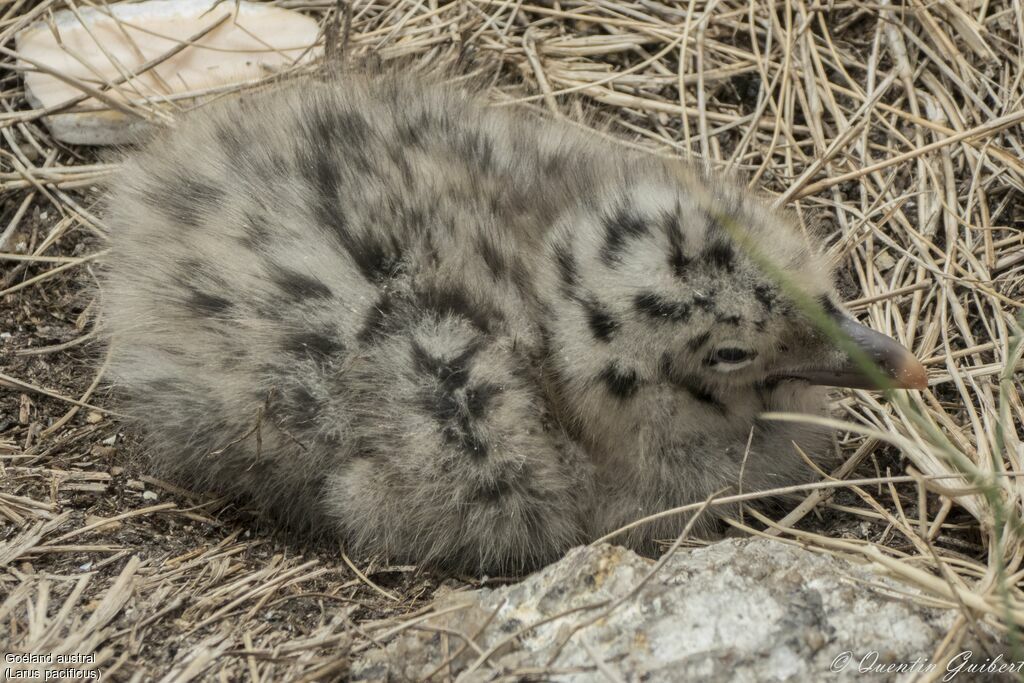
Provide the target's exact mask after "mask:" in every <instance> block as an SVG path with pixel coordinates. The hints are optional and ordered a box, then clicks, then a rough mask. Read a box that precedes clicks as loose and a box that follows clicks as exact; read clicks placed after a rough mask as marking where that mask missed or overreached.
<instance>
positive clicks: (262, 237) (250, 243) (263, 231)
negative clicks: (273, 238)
mask: <svg viewBox="0 0 1024 683" xmlns="http://www.w3.org/2000/svg"><path fill="white" fill-rule="evenodd" d="M242 233H243V234H244V237H243V238H242V243H243V244H245V246H247V247H248V248H250V249H258V248H260V247H262V246H263V245H265V244H267V242H269V241H270V235H271V230H270V223H269V222H268V221H267V219H266V218H264V217H263V216H260V215H257V214H254V213H249V212H246V214H245V217H244V218H243V219H242Z"/></svg>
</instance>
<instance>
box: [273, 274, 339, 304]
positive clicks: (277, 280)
mask: <svg viewBox="0 0 1024 683" xmlns="http://www.w3.org/2000/svg"><path fill="white" fill-rule="evenodd" d="M271 278H272V279H273V281H274V284H275V285H277V286H278V287H280V288H281V291H283V292H284V293H285V294H287V295H288V298H290V299H291V300H292V301H296V302H298V301H302V300H304V299H328V298H330V296H331V294H332V292H331V288H330V287H328V286H327V285H325V284H324V283H323V282H321V281H320V280H319V279H317V278H315V277H313V276H312V275H306V274H304V273H300V272H298V271H296V270H291V269H290V268H280V267H279V268H277V269H276V270H275V271H274V272H273V274H272V275H271Z"/></svg>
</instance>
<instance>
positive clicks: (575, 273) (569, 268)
mask: <svg viewBox="0 0 1024 683" xmlns="http://www.w3.org/2000/svg"><path fill="white" fill-rule="evenodd" d="M554 252H555V263H556V264H557V265H558V278H559V279H560V280H561V281H562V285H563V286H564V287H565V288H566V290H567V291H568V292H572V290H573V289H575V287H576V285H578V284H579V282H580V274H579V270H578V268H577V265H576V256H575V255H574V254H573V253H572V249H571V247H570V245H569V244H566V243H564V242H563V243H559V244H556V245H555V248H554Z"/></svg>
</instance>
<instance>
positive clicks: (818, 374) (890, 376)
mask: <svg viewBox="0 0 1024 683" xmlns="http://www.w3.org/2000/svg"><path fill="white" fill-rule="evenodd" d="M834 320H835V322H836V323H837V324H838V325H839V329H840V330H841V331H842V333H843V334H845V335H846V336H847V338H849V340H850V341H851V342H852V343H853V345H854V346H855V347H856V348H858V349H860V351H862V352H863V355H864V356H866V357H867V359H868V360H870V361H871V362H873V363H874V364H875V365H876V366H877V368H878V371H879V372H878V373H872V372H871V371H870V370H868V369H866V368H864V367H863V365H862V362H858V359H857V358H853V357H851V356H850V354H847V353H838V354H831V355H830V358H829V360H827V361H824V362H822V363H820V364H818V365H817V366H814V367H810V368H807V369H801V370H799V371H797V372H793V373H791V374H792V376H794V377H798V378H800V379H804V380H807V381H808V382H811V383H812V384H823V385H827V386H833V387H846V388H849V389H885V388H889V387H895V388H897V389H925V388H927V386H928V374H927V372H926V371H925V369H924V366H923V365H921V362H920V361H918V360H917V358H915V357H914V354H912V353H911V352H910V351H908V350H907V349H906V348H904V347H903V346H902V345H900V344H899V343H898V342H897V341H896V340H895V339H892V338H891V337H887V336H885V335H884V334H881V333H879V332H875V331H874V330H872V329H871V328H870V327H865V326H864V325H861V324H860V323H858V322H857V321H856V320H853V319H852V318H848V317H846V316H845V315H839V316H836V317H835V318H834ZM860 360H861V361H862V360H863V359H860ZM879 375H880V376H881V377H879ZM880 378H881V379H882V380H883V381H878V380H879V379H880ZM886 380H887V382H888V384H889V386H888V387H887V386H885V385H886V383H887V382H886Z"/></svg>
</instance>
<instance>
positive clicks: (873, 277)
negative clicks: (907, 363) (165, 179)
mask: <svg viewBox="0 0 1024 683" xmlns="http://www.w3.org/2000/svg"><path fill="white" fill-rule="evenodd" d="M67 4H71V3H70V0H69V2H68V3H67ZM83 4H85V5H88V4H91V3H89V2H88V0H86V1H85V2H84V3H83ZM278 4H281V5H283V6H290V7H293V8H296V9H299V10H300V11H303V12H306V13H309V14H311V15H313V16H315V17H317V18H318V19H320V20H321V21H322V22H323V25H324V26H325V27H327V30H326V31H325V34H326V35H327V36H329V39H328V40H329V42H330V43H331V45H330V47H329V50H328V52H329V54H331V55H332V61H331V63H330V64H329V65H328V68H337V64H338V62H339V61H340V60H342V59H348V60H353V59H355V58H357V57H361V56H367V55H370V56H374V57H375V58H379V59H381V60H384V61H388V60H392V59H396V58H402V59H406V60H411V61H414V62H417V63H421V64H424V65H430V66H431V67H433V68H448V67H456V68H457V69H458V71H459V72H460V73H465V74H469V75H472V76H473V77H475V78H477V79H479V80H483V81H485V82H488V83H491V84H492V86H491V90H490V94H491V96H492V99H493V101H494V103H495V106H511V105H514V104H520V105H524V106H528V107H532V108H535V109H537V110H543V111H544V112H545V114H546V115H550V116H557V117H564V118H567V119H570V120H573V121H586V122H588V123H586V124H582V123H581V124H579V125H587V126H590V127H593V128H595V129H596V133H595V134H599V135H604V136H607V137H608V138H609V139H610V140H615V141H617V142H620V143H622V144H625V145H629V146H633V147H640V148H643V149H646V150H649V151H650V152H651V153H654V154H661V155H669V156H676V155H682V156H693V157H698V158H702V159H706V160H709V161H710V162H712V163H714V164H715V165H718V166H721V167H723V168H725V169H729V170H732V171H734V172H737V173H740V174H742V175H743V176H745V177H748V178H749V179H750V183H751V185H752V186H756V187H761V188H765V189H767V190H768V191H769V192H772V193H774V194H775V195H777V197H778V202H779V203H781V204H791V205H794V206H795V207H796V208H797V209H798V210H799V211H800V212H801V213H802V214H803V215H804V216H805V217H807V218H808V220H815V221H819V222H823V223H824V229H825V230H826V231H827V232H828V234H829V244H830V251H831V253H832V255H833V256H834V257H835V258H837V259H839V260H840V261H841V262H842V264H843V269H842V270H843V273H844V278H845V279H844V282H843V286H844V288H845V291H846V293H847V294H848V295H849V299H850V308H851V309H852V310H853V311H854V312H855V313H857V314H858V316H859V317H861V318H862V319H863V320H866V321H867V322H868V323H869V324H870V325H871V326H872V327H874V328H875V329H878V330H881V331H884V332H886V333H889V334H891V335H893V336H894V337H896V338H897V339H899V340H900V341H901V342H903V343H904V344H905V345H907V346H909V347H910V348H912V349H914V351H915V352H916V353H917V355H918V356H919V357H920V358H922V359H924V360H925V364H926V365H927V367H928V368H929V370H930V387H929V389H928V390H926V391H922V392H913V393H908V394H903V395H899V396H892V397H882V396H879V395H877V394H871V393H864V392H855V393H849V394H846V395H845V396H844V397H843V398H842V399H841V400H840V401H839V402H838V403H837V413H838V418H840V419H841V420H842V428H841V438H840V439H839V442H838V447H839V448H840V449H841V451H842V453H843V454H844V456H845V464H844V465H843V466H842V467H841V468H840V469H839V470H838V471H837V472H835V473H834V476H835V479H833V480H830V481H827V482H825V483H824V484H822V485H820V486H817V487H813V488H808V489H805V490H804V491H805V495H806V499H805V501H804V503H803V504H801V505H800V506H799V507H798V508H797V509H796V510H794V511H793V512H791V513H790V514H788V515H786V516H785V517H784V518H782V519H779V520H768V519H764V518H763V517H761V516H759V515H758V514H757V513H755V512H748V514H746V515H745V518H744V520H737V521H736V525H737V527H740V528H743V529H746V530H748V531H749V533H767V534H771V535H775V536H778V537H780V538H784V539H791V540H795V541H797V542H800V543H803V544H806V545H809V546H811V547H815V548H820V549H822V550H823V551H826V552H835V553H843V554H847V555H851V556H855V557H860V558H862V559H864V560H866V561H870V562H873V563H876V564H878V565H880V566H882V567H884V568H885V569H886V570H888V571H889V572H890V573H892V574H893V575H894V576H896V577H898V578H901V579H903V580H904V581H906V582H907V583H908V584H911V585H913V586H915V587H917V588H918V589H920V590H921V591H923V593H924V594H925V596H927V598H928V599H929V600H933V601H935V602H936V603H938V604H944V605H948V606H949V607H950V608H951V609H957V610H960V612H961V616H960V618H959V619H958V621H957V624H956V626H955V628H954V629H953V630H952V631H951V632H950V634H949V636H948V638H947V639H946V640H945V641H944V642H943V643H940V644H939V645H938V646H937V649H936V651H935V652H932V653H922V655H924V656H928V657H929V658H930V660H931V661H933V662H938V663H941V662H942V661H943V660H944V658H947V657H950V656H952V655H953V654H955V653H956V652H958V649H957V646H958V644H959V643H960V642H961V641H962V640H963V639H964V638H965V637H967V636H969V634H970V631H971V630H972V629H975V628H976V627H977V626H978V624H979V623H980V622H983V623H985V624H988V625H989V626H990V627H992V628H994V629H996V630H1000V631H1005V630H1007V629H1010V628H1011V626H1012V625H1013V624H1014V623H1019V622H1020V621H1021V620H1022V619H1024V593H1022V591H1021V587H1020V586H1021V581H1022V579H1024V566H1022V563H1024V534H1022V525H1021V511H1022V494H1024V488H1022V482H1021V480H1020V478H1019V476H1020V475H1021V474H1022V472H1024V469H1022V467H1021V465H1022V462H1021V461H1022V460H1024V448H1022V445H1021V441H1020V438H1019V433H1020V429H1021V424H1022V418H1024V404H1022V401H1021V382H1020V380H1021V374H1020V370H1021V368H1022V367H1024V365H1022V362H1021V355H1022V351H1021V347H1020V346H1019V345H1017V343H1016V341H1015V340H1016V338H1017V335H1018V334H1019V333H1020V327H1019V325H1018V322H1017V320H1018V317H1017V316H1018V314H1019V311H1020V308H1021V306H1022V304H1021V299H1022V296H1021V294H1022V289H1024V286H1022V276H1024V236H1022V234H1021V232H1020V229H1021V227H1022V224H1024V209H1022V206H1024V203H1022V190H1024V162H1022V161H1021V159H1022V158H1024V148H1022V139H1021V135H1020V133H1021V130H1022V127H1021V122H1024V107H1022V97H1024V50H1022V45H1024V6H1022V5H1021V4H1020V3H1018V2H1011V1H1009V0H979V1H964V2H959V3H954V2H938V3H926V2H923V1H921V0H908V2H906V3H905V4H904V5H902V6H896V5H893V4H891V3H890V2H888V0H882V1H880V2H877V3H873V2H860V1H851V2H846V1H842V0H837V1H835V2H829V3H825V4H823V3H810V2H806V1H804V0H790V1H789V2H775V1H774V0H772V1H765V2H759V3H756V4H754V5H749V6H748V5H747V4H746V3H741V2H738V1H736V0H721V1H719V2H714V1H713V2H710V3H703V2H702V3H697V2H690V3H686V2H683V3H661V2H654V1H652V0H631V1H626V2H615V3H612V2H607V1H600V0H598V1H594V2H571V1H563V2H554V3H548V2H537V3H531V2H527V1H525V0H475V1H473V0H468V1H464V2H450V3H449V2H439V1H438V0H386V1H385V0H378V1H372V0H358V1H357V2H354V3H353V6H352V13H351V17H350V19H351V21H350V29H349V30H348V31H346V30H345V23H346V22H343V21H336V20H335V16H336V10H337V7H336V5H335V3H333V2H317V1H304V0H294V1H292V2H280V3H278ZM64 6H65V3H64V2H59V1H57V0H44V1H43V2H40V3H32V2H25V1H23V0H13V1H12V0H8V1H7V2H5V3H0V55H2V57H0V58H2V60H3V64H2V66H3V68H5V69H6V68H10V67H12V66H13V62H14V57H15V53H14V52H13V49H14V45H13V41H12V36H13V34H14V32H15V31H16V30H18V29H19V28H20V27H22V26H24V25H26V24H27V23H28V22H30V21H32V20H35V19H37V18H45V17H46V16H47V15H48V13H49V12H51V11H53V10H56V9H58V8H60V7H64ZM230 6H231V3H225V4H224V5H222V6H221V7H222V8H223V9H224V10H225V11H227V9H228V8H230ZM214 18H215V17H214V16H212V15H211V21H212V20H213V19H214ZM150 66H151V65H150ZM277 77H278V76H270V77H268V79H267V80H268V81H272V80H274V79H275V78H277ZM0 79H2V80H0V84H2V86H0V87H2V91H0V103H2V105H3V107H4V109H3V111H0V135H2V137H3V140H4V142H3V143H2V148H0V193H2V196H0V207H2V208H0V211H2V213H0V264H2V265H0V332H3V333H4V335H5V336H4V338H3V339H2V340H0V343H2V346H0V368H2V370H0V520H3V524H4V527H3V528H2V532H0V533H2V539H3V543H2V545H0V642H3V641H6V642H7V643H9V644H10V647H11V648H13V649H14V650H17V651H37V652H38V651H41V650H46V651H53V652H69V653H71V652H78V653H95V655H96V661H95V662H94V663H93V664H90V665H87V666H94V667H96V668H98V669H99V670H101V671H103V673H104V676H108V675H109V676H114V679H115V680H117V679H124V680H128V679H131V680H148V679H150V678H155V677H158V676H165V677H166V680H174V681H186V680H192V679H194V678H205V679H221V680H228V679H232V680H238V679H250V678H251V679H252V680H272V679H273V680H277V679H285V678H287V679H294V680H314V679H316V680H326V679H330V678H334V677H342V676H344V671H345V668H346V666H347V662H348V661H349V658H350V657H351V656H354V655H355V654H357V653H358V652H360V651H362V650H365V649H367V648H370V647H376V646H377V645H376V644H377V643H378V642H379V641H381V640H382V639H386V637H387V636H388V635H389V634H390V633H393V632H394V631H395V630H396V629H401V628H406V627H409V626H410V625H411V624H413V623H414V620H415V615H417V614H418V613H419V612H418V611H419V610H422V609H428V607H426V605H427V604H428V601H429V598H430V597H431V595H432V594H433V592H434V591H435V590H436V589H437V588H438V585H439V584H438V579H437V578H436V577H430V576H423V575H420V574H418V573H417V572H416V571H415V570H414V568H409V567H384V566H381V565H380V564H377V563H374V562H372V560H371V558H355V560H351V559H349V558H344V561H339V559H338V553H337V552H336V551H334V550H333V549H330V548H327V549H324V548H308V547H297V546H295V545H292V544H289V542H287V541H286V540H281V539H277V538H276V537H274V536H273V535H272V534H271V533H270V532H268V531H267V530H265V529H259V528H255V529H254V528H253V525H252V524H251V523H247V522H246V521H244V520H241V521H240V519H239V517H240V516H241V515H243V514H244V513H239V512H238V511H234V510H233V509H232V508H230V507H227V508H226V507H225V504H224V501H211V500H208V499H205V498H202V497H200V496H197V495H196V494H193V493H189V492H185V491H181V490H179V489H176V488H175V487H174V486H172V485H170V484H166V483H164V482H159V481H157V480H153V479H149V478H146V477H145V475H144V471H142V470H140V469H139V468H138V464H137V460H136V458H135V454H136V452H137V449H136V448H135V447H134V438H133V435H131V434H125V433H124V432H123V431H121V430H119V427H118V425H117V423H116V418H115V417H114V416H111V415H108V414H107V413H106V412H105V411H104V410H103V406H104V404H105V403H107V398H108V394H107V391H106V390H105V389H103V385H102V383H101V382H100V380H101V377H100V375H101V373H102V370H100V371H99V373H97V370H96V368H97V367H100V366H101V363H97V362H96V359H95V358H94V357H93V354H92V352H90V351H88V350H87V349H88V344H87V342H88V341H89V339H90V338H91V337H92V335H93V334H94V333H93V331H92V327H91V324H92V323H91V320H92V318H91V312H92V308H93V303H92V302H90V301H88V300H83V296H84V295H83V294H82V292H83V291H86V290H84V289H83V288H82V287H81V285H82V284H83V283H85V282H86V281H87V280H88V279H89V278H90V271H89V268H90V263H91V261H92V260H93V259H95V258H96V257H98V256H100V255H101V254H102V252H103V250H104V248H105V246H104V243H105V239H106V238H105V237H104V234H105V231H104V228H103V222H102V217H100V216H97V215H95V213H94V211H93V210H92V209H91V207H92V206H93V204H94V203H95V201H96V199H97V196H98V195H97V190H96V189H95V184H96V183H98V182H100V181H101V180H102V179H103V178H104V177H105V175H106V174H107V173H108V171H109V170H110V167H109V166H108V165H106V164H104V163H101V162H98V161H96V160H95V157H94V155H93V153H92V152H91V151H90V150H83V149H72V148H68V147H65V146H62V145H60V144H58V143H55V142H54V141H53V140H52V139H50V138H49V137H48V134H47V132H46V129H45V128H44V127H43V126H41V125H40V121H39V119H40V116H41V115H43V114H44V113H48V112H43V111H38V110H32V109H31V108H29V107H28V105H27V104H26V103H25V102H24V99H23V93H22V90H21V79H20V76H19V75H18V74H17V72H15V71H6V75H4V76H0ZM82 85H83V88H84V89H83V92H86V90H85V89H88V91H89V92H96V91H98V92H101V93H105V92H107V91H109V90H114V91H117V90H120V89H123V85H122V84H121V83H116V82H115V83H108V84H102V83H92V84H82ZM259 85H260V84H246V85H245V87H258V86H259ZM219 95H221V96H223V95H224V93H220V94H219ZM82 99H84V98H78V99H77V101H71V102H69V103H67V105H66V106H67V107H74V106H77V105H79V104H80V103H81V101H82ZM106 99H107V100H108V101H112V100H111V99H110V98H109V97H107V98H106ZM117 106H119V107H124V108H127V109H129V110H130V111H132V112H133V113H134V115H137V116H141V117H144V118H148V119H151V120H154V121H159V120H161V119H165V118H166V117H168V116H172V117H173V116H174V115H176V114H178V113H179V112H180V111H183V110H184V109H185V108H186V107H187V106H189V105H188V102H187V100H179V101H175V102H171V103H169V104H164V105H162V106H161V107H156V106H155V105H153V103H151V102H146V101H140V100H134V101H132V100H131V98H130V97H129V98H128V99H127V101H126V102H125V103H119V104H118V105H117ZM844 480H845V481H844ZM154 499H155V500H154ZM157 501H167V502H157ZM367 560H371V561H370V563H369V564H366V563H365V562H366V561H367ZM357 567H358V568H357ZM453 585H458V586H460V587H461V586H465V585H468V584H467V583H466V582H455V584H453ZM922 599H923V598H922ZM1010 635H1011V640H1012V639H1013V638H1012V636H1013V633H1012V629H1011V634H1010ZM3 649H6V648H3ZM1020 658H1021V657H1017V659H1020ZM549 664H550V665H551V666H557V663H549ZM941 670H942V667H941V666H939V667H937V671H941ZM439 675H440V674H439ZM937 675H939V674H937Z"/></svg>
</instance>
